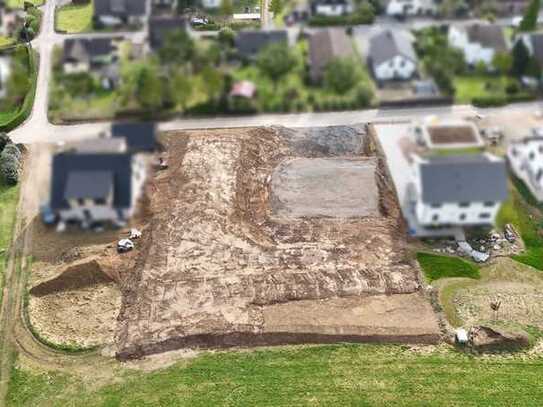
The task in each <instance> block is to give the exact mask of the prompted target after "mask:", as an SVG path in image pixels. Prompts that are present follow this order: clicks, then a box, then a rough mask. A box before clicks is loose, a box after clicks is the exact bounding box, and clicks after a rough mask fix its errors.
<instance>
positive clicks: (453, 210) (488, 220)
mask: <svg viewBox="0 0 543 407" xmlns="http://www.w3.org/2000/svg"><path fill="white" fill-rule="evenodd" d="M499 208H500V203H499V202H488V203H485V202H466V203H459V202H448V203H443V204H441V205H440V206H439V207H433V206H432V205H430V204H427V203H425V202H422V201H421V200H420V199H419V200H418V201H417V205H416V215H417V219H418V221H419V223H420V224H421V225H424V226H445V225H458V226H468V225H492V224H494V221H495V220H496V216H497V215H498V210H499Z"/></svg>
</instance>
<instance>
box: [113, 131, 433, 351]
mask: <svg viewBox="0 0 543 407" xmlns="http://www.w3.org/2000/svg"><path fill="white" fill-rule="evenodd" d="M355 133H356V134H359V133H358V131H357V132H353V134H355ZM319 134H320V133H319ZM323 134H324V133H322V135H323ZM300 137H301V136H300ZM319 137H321V136H319ZM322 139H323V140H324V138H322ZM164 144H165V147H166V151H167V154H168V162H169V169H168V170H166V171H162V172H160V173H159V174H158V175H157V177H156V178H155V179H154V180H153V182H152V185H153V190H154V191H155V192H154V193H153V194H152V196H151V198H150V200H151V202H150V210H151V212H152V213H153V217H152V219H151V220H150V226H149V229H148V232H147V234H146V238H145V242H144V244H143V246H141V249H139V255H138V258H137V261H136V267H135V269H134V271H133V272H132V273H130V275H127V276H126V277H127V278H126V279H123V281H121V285H122V287H123V306H122V310H121V314H120V316H119V329H118V336H117V338H118V345H119V354H118V355H119V357H121V358H129V357H133V356H141V355H142V354H145V353H155V352H160V351H164V350H171V349H175V348H176V347H182V346H195V345H202V346H227V345H236V344H237V345H242V344H265V343H277V341H280V337H279V336H277V335H278V334H279V333H278V332H272V331H269V330H267V327H268V325H267V322H266V319H265V317H264V311H265V308H266V307H268V306H272V305H274V304H289V303H291V302H292V301H308V302H309V303H311V302H312V301H321V300H328V299H332V298H348V297H355V298H358V297H366V296H367V295H368V294H374V295H375V294H380V295H383V294H409V293H414V292H416V291H417V290H418V288H419V283H418V280H417V274H416V270H415V267H413V265H412V263H411V260H410V257H409V253H408V251H407V248H406V243H405V240H404V235H403V233H402V230H401V229H400V227H399V226H398V219H396V218H393V217H390V216H377V217H374V216H358V217H353V218H349V219H339V218H320V217H302V218H296V219H292V218H286V217H281V216H272V211H271V207H270V198H269V197H270V180H271V175H272V173H273V171H274V170H275V168H276V167H277V166H278V165H279V164H280V163H281V162H283V161H285V160H289V159H292V158H294V157H300V156H302V155H303V154H305V155H311V154H315V153H316V150H317V149H315V148H313V147H311V148H310V149H309V150H308V149H302V148H301V147H300V145H301V144H300V143H298V144H296V146H295V147H293V146H292V142H291V140H290V139H288V138H286V137H284V136H282V135H281V134H280V132H276V131H273V130H265V129H244V130H239V129H235V130H217V131H205V132H194V133H183V134H172V135H170V136H169V137H167V138H166V139H165V140H164ZM362 145H363V143H362V142H360V144H359V147H360V148H354V149H351V150H349V151H350V153H349V154H350V155H347V156H345V158H349V157H350V158H353V159H354V158H358V159H360V158H362V156H360V152H361V151H362V150H363V147H362ZM302 150H303V151H302ZM322 151H324V150H322V149H321V150H319V154H322ZM329 151H331V150H329ZM334 151H341V152H342V154H345V151H347V150H346V149H345V148H343V147H341V146H339V147H338V149H337V150H334ZM353 151H356V153H354V152H353ZM301 153H303V154H301ZM378 187H379V193H380V194H382V193H383V191H382V190H381V188H387V184H386V183H384V182H378ZM380 201H381V199H380ZM386 204H387V205H391V206H392V207H391V208H390V210H388V211H387V212H386V213H387V214H389V213H394V211H395V210H396V212H397V209H395V207H394V206H395V205H396V203H395V202H394V201H393V200H388V199H387V201H386ZM384 298H386V297H384ZM349 304H350V303H349ZM414 304H415V305H414V307H413V309H411V310H410V311H409V312H407V311H406V312H405V313H404V314H403V316H402V317H401V318H400V317H398V319H397V320H400V319H402V318H403V319H404V320H405V321H406V322H405V325H406V326H407V325H409V326H411V323H410V322H409V321H410V320H412V317H413V315H423V314H426V311H427V310H428V309H430V306H429V304H427V303H426V302H425V301H419V302H416V303H414ZM351 305H352V304H350V305H348V304H347V303H345V304H344V309H347V308H348V307H350V306H351ZM339 308H341V307H339ZM405 309H406V310H407V308H405ZM417 309H419V310H420V311H421V312H419V313H417V312H416V310H417ZM315 310H317V308H315ZM357 310H358V311H357V312H358V313H354V314H353V315H355V320H354V321H353V322H352V325H356V324H357V323H359V322H360V321H362V319H364V318H367V319H364V320H365V321H367V320H371V319H372V315H373V318H374V319H375V321H380V320H381V319H382V318H383V315H382V314H379V313H376V312H375V310H374V309H372V308H371V307H368V308H364V307H359V308H357ZM307 312H308V313H309V314H311V312H312V311H311V307H308V311H307ZM315 312H317V311H315ZM318 312H322V308H318ZM330 312H333V314H334V315H335V314H336V313H337V312H339V311H338V309H334V310H333V311H332V310H330ZM400 314H401V308H400ZM315 315H316V314H315ZM330 315H332V314H330ZM385 315H386V314H385ZM429 315H433V314H432V313H431V311H430V313H429ZM356 316H358V317H360V318H362V319H360V321H357V320H356ZM385 317H386V316H385ZM360 323H362V322H360ZM368 325H369V324H368ZM415 325H416V324H414V325H412V328H413V329H411V330H404V331H403V333H405V334H406V336H402V338H404V339H405V338H406V337H410V338H416V337H417V335H418V333H420V334H421V335H430V336H431V335H434V336H431V337H433V338H435V337H436V335H435V334H436V333H437V332H438V328H437V322H436V321H435V320H431V319H430V320H429V322H428V325H427V326H425V327H424V329H418V328H417V327H416V326H415ZM365 326H367V325H365ZM337 329H338V330H341V327H340V326H338V327H337ZM327 332H328V331H327V330H326V328H325V327H324V326H322V325H321V326H320V327H319V325H318V324H317V325H316V326H315V327H314V328H312V332H310V333H311V335H314V336H315V338H317V337H318V338H321V339H320V340H324V339H323V338H324V337H326V336H327V335H329V334H328V333H327ZM387 332H388V333H390V334H393V335H395V334H398V332H399V331H395V330H394V329H391V328H389V329H388V330H387V329H383V330H382V331H381V332H379V333H378V334H377V333H376V332H375V331H373V332H372V331H370V330H368V329H365V330H359V331H358V333H357V334H356V335H358V336H359V338H367V337H368V336H371V335H378V336H379V337H383V336H385V335H386V334H387ZM406 332H408V333H406ZM274 335H275V336H274ZM281 335H283V336H282V338H290V339H289V340H290V341H299V340H300V338H304V337H305V336H304V335H305V334H304V333H303V332H301V331H298V330H297V329H296V327H295V325H292V326H291V329H290V331H289V330H288V329H287V330H286V331H285V332H281ZM292 335H294V336H292ZM398 335H399V334H398ZM402 335H403V334H402ZM331 338H332V337H330V338H329V339H330V340H333V339H331ZM334 338H336V340H338V338H339V336H338V337H336V336H334ZM285 340H286V339H285ZM302 340H303V339H302Z"/></svg>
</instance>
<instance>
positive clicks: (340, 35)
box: [309, 28, 353, 81]
mask: <svg viewBox="0 0 543 407" xmlns="http://www.w3.org/2000/svg"><path fill="white" fill-rule="evenodd" d="M351 55H353V45H352V42H351V39H350V38H349V37H348V36H347V34H346V33H345V30H344V29H342V28H328V29H325V30H319V31H317V32H315V33H314V34H312V35H311V37H310V38H309V60H310V71H311V79H313V80H314V81H318V80H320V79H321V78H322V75H323V73H324V70H325V68H326V66H327V65H328V63H329V62H330V61H332V60H333V59H334V58H345V57H349V56H351Z"/></svg>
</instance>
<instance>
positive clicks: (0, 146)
mask: <svg viewBox="0 0 543 407" xmlns="http://www.w3.org/2000/svg"><path fill="white" fill-rule="evenodd" d="M11 143H12V141H11V138H10V137H9V136H8V135H7V134H6V133H4V132H1V133H0V153H1V152H2V151H4V148H5V147H6V146H7V145H8V144H11Z"/></svg>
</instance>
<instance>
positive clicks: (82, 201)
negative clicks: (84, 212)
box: [77, 198, 85, 206]
mask: <svg viewBox="0 0 543 407" xmlns="http://www.w3.org/2000/svg"><path fill="white" fill-rule="evenodd" d="M77 203H78V204H79V205H81V206H83V205H85V200H84V199H83V198H79V199H78V200H77Z"/></svg>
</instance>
